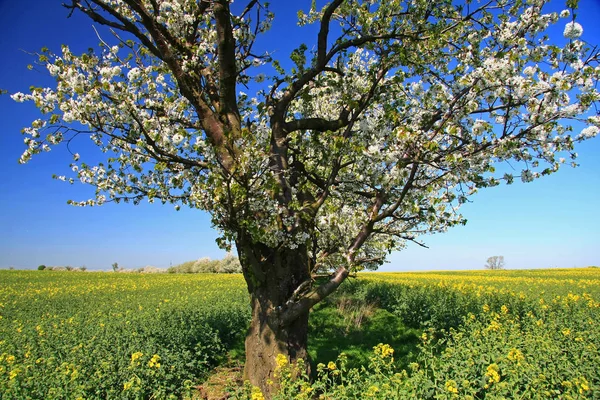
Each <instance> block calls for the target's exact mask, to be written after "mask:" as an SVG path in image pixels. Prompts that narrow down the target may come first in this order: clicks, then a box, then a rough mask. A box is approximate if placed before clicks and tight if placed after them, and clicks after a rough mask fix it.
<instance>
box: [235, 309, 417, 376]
mask: <svg viewBox="0 0 600 400" xmlns="http://www.w3.org/2000/svg"><path fill="white" fill-rule="evenodd" d="M356 311H357V310H356V309H354V310H352V309H350V310H342V311H340V309H339V307H338V305H336V303H335V302H323V303H321V304H318V305H317V306H316V307H315V308H314V309H313V310H312V311H311V314H310V320H309V332H308V352H309V355H310V359H311V363H312V364H313V368H312V369H313V371H315V370H316V368H314V367H315V366H316V365H317V364H318V363H324V364H327V363H328V362H329V361H335V360H336V359H337V357H338V356H339V355H340V353H342V352H344V353H346V354H347V355H348V364H347V365H348V367H349V368H353V367H360V366H362V365H364V366H367V365H368V364H369V358H370V357H372V356H373V347H374V346H376V345H377V344H379V343H384V344H389V345H390V346H392V348H393V349H394V358H395V360H396V364H397V366H398V367H399V368H402V369H404V368H407V367H408V364H409V363H410V362H412V361H413V359H414V357H415V355H416V354H417V353H418V351H419V349H418V347H417V346H418V344H419V343H420V340H419V337H420V335H421V333H422V331H420V330H418V329H413V328H407V327H406V326H404V325H403V324H402V321H401V320H400V319H399V318H398V317H396V316H395V315H393V314H392V313H390V312H388V311H386V310H384V309H381V308H374V307H373V308H371V309H370V310H367V311H368V312H367V313H366V315H364V317H363V318H361V319H360V321H357V318H356ZM353 314H354V315H353ZM353 317H354V318H353ZM244 339H245V337H244V335H240V336H239V337H238V338H237V340H236V341H235V342H234V343H232V345H231V346H230V348H229V352H228V353H227V357H226V358H227V359H228V360H229V362H230V363H231V362H235V363H243V362H244V358H245V349H244ZM224 361H225V360H224Z"/></svg>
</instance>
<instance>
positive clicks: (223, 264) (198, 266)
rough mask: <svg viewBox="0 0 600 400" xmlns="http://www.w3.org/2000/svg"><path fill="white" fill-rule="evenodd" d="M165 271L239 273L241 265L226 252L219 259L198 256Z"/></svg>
mask: <svg viewBox="0 0 600 400" xmlns="http://www.w3.org/2000/svg"><path fill="white" fill-rule="evenodd" d="M167 272H169V273H178V274H198V273H215V274H234V273H241V272H242V266H241V265H240V261H239V259H238V258H237V257H234V256H233V255H231V254H230V253H228V254H227V255H226V256H225V258H223V259H221V260H211V259H210V258H200V259H198V260H196V261H187V262H184V263H182V264H179V265H176V266H174V267H170V268H169V269H168V270H167Z"/></svg>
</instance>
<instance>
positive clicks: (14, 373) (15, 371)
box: [8, 368, 21, 381]
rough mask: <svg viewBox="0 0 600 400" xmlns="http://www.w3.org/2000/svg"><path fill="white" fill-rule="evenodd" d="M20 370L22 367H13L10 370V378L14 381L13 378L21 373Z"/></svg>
mask: <svg viewBox="0 0 600 400" xmlns="http://www.w3.org/2000/svg"><path fill="white" fill-rule="evenodd" d="M19 372H21V370H20V369H18V368H17V369H13V370H12V371H10V375H9V376H8V379H9V380H11V381H12V380H13V379H15V378H16V377H17V375H19Z"/></svg>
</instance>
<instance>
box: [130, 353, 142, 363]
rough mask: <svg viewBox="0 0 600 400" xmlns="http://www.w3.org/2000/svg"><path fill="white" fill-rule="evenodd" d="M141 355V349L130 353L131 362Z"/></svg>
mask: <svg viewBox="0 0 600 400" xmlns="http://www.w3.org/2000/svg"><path fill="white" fill-rule="evenodd" d="M143 355H144V353H142V352H141V351H136V352H135V353H133V354H132V355H131V362H132V363H133V362H136V361H137V360H138V359H140V358H142V356H143Z"/></svg>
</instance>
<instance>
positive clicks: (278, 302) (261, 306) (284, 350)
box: [237, 240, 310, 398]
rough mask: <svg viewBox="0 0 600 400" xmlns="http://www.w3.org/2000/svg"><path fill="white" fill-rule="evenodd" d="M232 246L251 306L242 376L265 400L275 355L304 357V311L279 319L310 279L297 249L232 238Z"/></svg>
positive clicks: (292, 359) (292, 358)
mask: <svg viewBox="0 0 600 400" xmlns="http://www.w3.org/2000/svg"><path fill="white" fill-rule="evenodd" d="M237 248H238V252H239V256H240V262H241V264H242V267H243V271H244V277H245V278H246V282H247V284H248V291H249V293H250V296H251V307H252V321H251V323H250V328H249V329H248V334H247V336H246V364H245V367H244V378H245V379H248V380H249V381H250V383H251V384H252V385H254V386H258V387H259V388H260V389H261V390H262V392H263V394H264V395H265V396H266V397H267V398H270V397H271V394H272V391H273V390H274V389H275V387H274V385H270V384H269V381H277V379H276V378H275V377H274V373H275V372H276V366H277V364H276V357H277V355H278V354H283V355H284V356H286V357H287V358H288V360H289V361H290V362H292V363H293V362H295V361H296V360H299V359H303V360H307V358H308V352H307V348H306V345H307V336H308V308H307V309H306V310H305V311H303V312H301V313H298V314H297V315H295V316H294V318H293V319H289V318H284V316H285V314H284V311H285V310H286V308H287V307H286V306H287V305H289V304H290V302H291V301H292V299H294V296H295V295H296V291H297V289H298V287H300V285H301V284H302V283H304V282H307V281H309V280H310V272H309V269H308V257H307V252H306V249H305V248H302V247H300V248H298V249H295V250H289V249H271V248H268V247H267V246H264V245H261V244H253V243H246V242H244V241H243V240H238V242H237ZM306 365H308V363H306Z"/></svg>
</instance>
